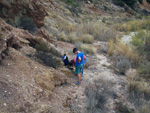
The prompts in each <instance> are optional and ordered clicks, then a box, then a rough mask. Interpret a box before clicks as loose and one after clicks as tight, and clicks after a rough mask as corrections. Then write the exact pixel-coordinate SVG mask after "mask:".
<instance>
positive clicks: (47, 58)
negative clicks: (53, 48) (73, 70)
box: [36, 52, 62, 69]
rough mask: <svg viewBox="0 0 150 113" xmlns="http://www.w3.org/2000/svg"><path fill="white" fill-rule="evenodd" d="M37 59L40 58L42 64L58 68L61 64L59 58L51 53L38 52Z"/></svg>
mask: <svg viewBox="0 0 150 113" xmlns="http://www.w3.org/2000/svg"><path fill="white" fill-rule="evenodd" d="M36 57H37V58H38V59H40V62H42V63H43V64H45V65H47V66H50V67H53V68H56V69H57V68H59V67H61V66H62V63H61V59H60V58H57V57H54V56H53V55H52V54H48V53H43V52H40V53H38V54H37V55H36Z"/></svg>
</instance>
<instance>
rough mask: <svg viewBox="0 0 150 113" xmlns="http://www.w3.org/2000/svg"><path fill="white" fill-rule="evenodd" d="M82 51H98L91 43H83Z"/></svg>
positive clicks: (93, 52)
mask: <svg viewBox="0 0 150 113" xmlns="http://www.w3.org/2000/svg"><path fill="white" fill-rule="evenodd" d="M81 51H83V52H84V53H87V54H95V53H96V48H95V47H92V46H91V45H87V44H82V45H81Z"/></svg>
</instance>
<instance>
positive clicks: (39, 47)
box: [35, 40, 61, 57]
mask: <svg viewBox="0 0 150 113" xmlns="http://www.w3.org/2000/svg"><path fill="white" fill-rule="evenodd" d="M35 49H36V50H38V51H42V52H44V53H51V54H53V55H54V56H57V57H60V56H61V54H60V52H59V51H57V50H56V49H55V48H54V47H51V46H50V45H49V44H48V43H47V42H45V41H44V40H39V43H37V44H36V45H35Z"/></svg>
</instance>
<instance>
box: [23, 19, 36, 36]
mask: <svg viewBox="0 0 150 113" xmlns="http://www.w3.org/2000/svg"><path fill="white" fill-rule="evenodd" d="M20 27H22V28H23V29H25V30H28V31H29V32H30V33H32V32H34V31H35V30H36V29H37V27H36V25H35V23H34V21H33V20H32V19H31V18H29V17H23V18H21V19H20Z"/></svg>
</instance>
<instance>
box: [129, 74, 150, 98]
mask: <svg viewBox="0 0 150 113" xmlns="http://www.w3.org/2000/svg"><path fill="white" fill-rule="evenodd" d="M128 90H129V91H130V92H131V93H132V94H134V95H138V96H139V97H140V96H144V98H146V99H150V83H149V82H147V81H146V80H144V79H141V78H139V77H138V76H133V77H128Z"/></svg>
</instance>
